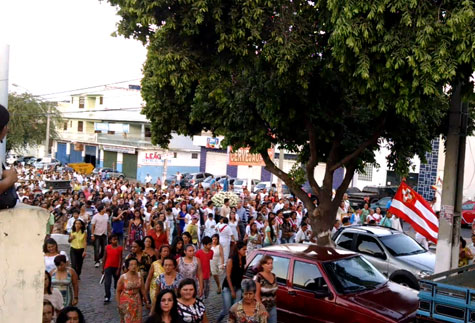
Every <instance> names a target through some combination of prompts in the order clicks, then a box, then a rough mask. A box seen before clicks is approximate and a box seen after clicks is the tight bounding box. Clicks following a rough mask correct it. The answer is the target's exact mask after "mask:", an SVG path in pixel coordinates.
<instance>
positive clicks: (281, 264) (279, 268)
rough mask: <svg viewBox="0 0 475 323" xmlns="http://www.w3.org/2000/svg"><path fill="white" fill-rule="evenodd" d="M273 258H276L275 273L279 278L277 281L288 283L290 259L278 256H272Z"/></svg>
mask: <svg viewBox="0 0 475 323" xmlns="http://www.w3.org/2000/svg"><path fill="white" fill-rule="evenodd" d="M271 256H272V255H271ZM272 258H273V259H274V274H275V277H276V278H277V283H280V284H286V283H287V274H288V272H289V263H290V259H289V258H283V257H276V256H272Z"/></svg>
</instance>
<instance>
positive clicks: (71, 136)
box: [58, 132, 97, 144]
mask: <svg viewBox="0 0 475 323" xmlns="http://www.w3.org/2000/svg"><path fill="white" fill-rule="evenodd" d="M58 135H59V139H60V140H67V141H71V142H84V143H94V144H96V143H97V134H96V133H83V132H59V133H58Z"/></svg>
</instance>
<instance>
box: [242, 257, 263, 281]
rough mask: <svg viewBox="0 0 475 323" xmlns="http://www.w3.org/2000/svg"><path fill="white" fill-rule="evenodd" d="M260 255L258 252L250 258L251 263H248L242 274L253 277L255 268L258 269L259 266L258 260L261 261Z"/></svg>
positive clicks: (255, 271) (255, 272)
mask: <svg viewBox="0 0 475 323" xmlns="http://www.w3.org/2000/svg"><path fill="white" fill-rule="evenodd" d="M262 256H263V255H262V254H261V253H258V254H257V255H256V256H255V257H254V259H252V261H251V263H250V264H249V266H248V267H247V269H246V273H245V274H244V276H246V277H249V278H253V277H254V275H256V274H257V270H258V268H257V267H259V261H261V258H262Z"/></svg>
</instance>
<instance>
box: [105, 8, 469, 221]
mask: <svg viewBox="0 0 475 323" xmlns="http://www.w3.org/2000/svg"><path fill="white" fill-rule="evenodd" d="M109 2H110V3H111V4H112V5H116V6H118V14H119V15H120V16H121V17H122V20H121V21H120V23H119V27H118V31H119V33H120V34H122V35H125V36H126V37H134V38H137V39H139V40H141V41H143V42H144V44H146V45H147V46H148V57H147V61H146V63H145V66H144V79H143V80H142V85H143V89H142V94H143V97H144V99H145V101H146V108H145V109H144V112H145V114H146V115H147V117H148V118H149V119H150V120H151V122H152V135H153V137H152V140H153V142H154V143H156V144H160V145H162V146H166V145H167V144H168V142H169V140H170V138H171V137H170V134H171V132H177V133H180V134H185V135H193V134H196V133H197V132H199V131H201V130H202V129H205V130H210V131H212V132H214V133H215V134H220V135H224V136H225V138H226V139H225V140H226V142H225V144H232V145H233V147H240V146H241V147H242V146H250V147H252V149H253V150H254V151H258V152H265V151H266V149H267V148H268V147H270V146H271V145H273V144H281V145H283V146H284V147H285V148H286V149H288V150H291V151H294V152H296V153H298V154H299V155H300V159H301V160H302V161H304V162H305V163H307V162H308V163H309V167H310V168H312V166H313V168H314V167H315V165H316V163H317V162H325V163H326V165H327V166H326V174H325V178H326V180H324V184H323V187H322V190H321V191H319V193H320V196H319V197H320V198H321V199H320V201H321V203H323V205H327V204H325V203H330V204H331V203H333V202H331V183H332V181H331V179H332V176H333V172H334V170H335V169H336V168H338V167H340V166H344V167H345V168H346V169H347V170H348V173H349V175H348V178H351V175H352V173H353V172H354V171H355V170H361V169H363V165H364V164H365V163H374V161H375V160H374V158H375V157H374V150H375V149H376V148H377V147H378V146H379V145H382V144H387V145H388V146H389V148H390V149H391V155H390V156H389V158H388V163H389V166H390V167H393V168H394V169H395V170H397V171H399V172H401V173H404V172H406V171H407V167H408V166H409V160H410V158H411V157H412V156H414V154H417V155H419V156H420V157H422V158H424V155H425V152H426V151H428V150H430V148H431V145H430V141H431V139H433V138H435V137H436V136H438V135H439V134H441V133H443V132H444V131H445V129H442V128H441V127H442V125H443V124H444V123H443V121H444V120H445V119H446V117H447V111H448V101H449V98H450V94H451V93H450V92H449V93H445V92H444V91H443V89H444V86H446V85H449V84H455V83H456V82H459V81H460V79H464V80H466V79H467V75H471V73H472V72H473V69H474V62H475V54H474V44H475V30H474V29H475V24H474V15H475V14H474V8H473V6H474V3H473V1H468V0H465V1H458V0H457V1H444V2H442V1H439V0H428V1H416V0H410V1H408V0H395V1H389V0H375V1H364V0H352V1H348V0H316V1H315V2H311V1H303V0H293V1H288V0H285V1H283V0H252V1H251V0H233V1H230V0H199V1H190V0H109ZM467 88H470V86H467ZM312 156H313V157H315V156H316V158H312ZM268 166H269V165H268ZM313 168H312V169H313ZM274 173H276V172H274ZM291 180H292V179H291V178H290V179H289V180H288V181H291ZM286 182H287V181H286ZM348 183H349V180H348V181H345V182H344V184H343V185H342V186H341V189H340V191H339V192H337V195H338V194H343V192H344V191H345V190H346V187H347V185H348ZM314 185H316V183H314ZM345 185H346V186H345ZM295 188H296V186H293V187H292V186H291V189H293V190H294V192H295ZM318 189H319V190H320V188H318ZM338 196H341V195H338ZM338 196H337V197H338ZM299 197H301V195H300V196H299ZM305 202H306V204H307V206H311V204H310V202H309V201H305ZM333 204H334V205H333ZM333 204H332V206H331V207H330V208H329V209H331V210H336V207H337V204H336V203H333ZM322 212H323V211H322ZM329 219H331V216H330V217H329Z"/></svg>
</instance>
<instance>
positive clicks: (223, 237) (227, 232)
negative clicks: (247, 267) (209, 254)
mask: <svg viewBox="0 0 475 323" xmlns="http://www.w3.org/2000/svg"><path fill="white" fill-rule="evenodd" d="M228 223H229V219H228V218H226V217H223V218H221V221H220V223H219V224H218V225H217V227H216V228H217V230H218V234H219V244H220V245H221V246H222V247H223V255H224V263H226V262H227V259H228V258H229V251H230V250H231V241H232V240H233V230H231V228H230V227H229V224H228Z"/></svg>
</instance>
